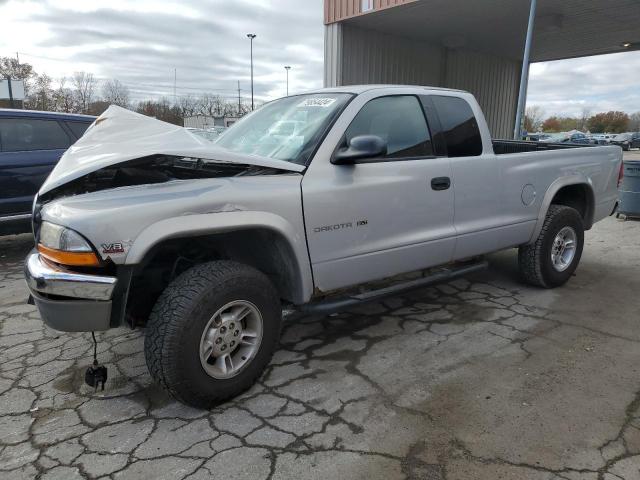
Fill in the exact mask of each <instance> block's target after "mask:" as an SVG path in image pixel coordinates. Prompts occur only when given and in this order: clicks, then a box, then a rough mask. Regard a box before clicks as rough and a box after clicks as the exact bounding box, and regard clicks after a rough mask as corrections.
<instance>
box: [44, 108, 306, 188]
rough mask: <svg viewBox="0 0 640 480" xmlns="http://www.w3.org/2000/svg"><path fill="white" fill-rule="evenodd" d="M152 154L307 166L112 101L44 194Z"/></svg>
mask: <svg viewBox="0 0 640 480" xmlns="http://www.w3.org/2000/svg"><path fill="white" fill-rule="evenodd" d="M149 155H174V156H180V157H193V158H202V159H207V160H215V161H216V162H220V163H236V164H246V165H256V166H260V167H268V168H277V169H280V170H287V171H291V172H301V171H303V170H304V168H305V167H304V166H302V165H298V164H295V163H290V162H285V161H283V160H276V159H272V158H267V157H259V156H256V155H244V154H238V153H233V152H230V151H229V150H226V149H223V148H220V147H218V146H216V145H215V144H214V143H211V142H210V141H208V140H206V139H204V138H200V137H198V136H197V135H194V134H193V133H191V132H190V131H188V130H187V129H185V128H183V127H179V126H177V125H172V124H170V123H166V122H162V121H160V120H156V119H155V118H151V117H147V116H145V115H141V114H139V113H135V112H132V111H130V110H126V109H124V108H121V107H117V106H115V105H112V106H110V107H109V108H108V109H107V110H106V111H105V112H104V113H103V114H102V115H100V116H99V117H98V118H97V119H96V121H95V122H94V123H93V125H91V126H90V127H89V128H88V129H87V131H86V132H85V134H84V135H83V136H82V138H80V140H78V141H77V142H76V143H75V144H73V145H72V146H71V147H70V148H69V149H68V150H67V151H66V152H65V154H64V155H63V156H62V158H61V159H60V161H59V162H58V164H57V165H56V167H55V168H54V169H53V171H52V172H51V174H50V175H49V177H48V178H47V180H46V181H45V182H44V184H43V185H42V187H41V188H40V194H41V195H42V194H44V193H46V192H49V191H51V190H53V189H54V188H56V187H59V186H60V185H64V184H65V183H67V182H70V181H71V180H75V179H77V178H80V177H82V176H84V175H87V174H89V173H91V172H95V171H97V170H100V169H102V168H105V167H109V166H112V165H116V164H118V163H122V162H126V161H129V160H134V159H136V158H142V157H146V156H149Z"/></svg>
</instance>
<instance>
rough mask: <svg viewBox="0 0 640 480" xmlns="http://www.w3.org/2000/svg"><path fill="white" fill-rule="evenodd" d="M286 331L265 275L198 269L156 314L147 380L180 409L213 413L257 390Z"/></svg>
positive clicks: (150, 328) (213, 265)
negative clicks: (187, 407)
mask: <svg viewBox="0 0 640 480" xmlns="http://www.w3.org/2000/svg"><path fill="white" fill-rule="evenodd" d="M280 324H281V308H280V301H279V298H278V294H277V292H276V290H275V288H274V286H273V285H272V283H271V282H270V281H269V279H268V278H267V277H266V276H265V275H264V274H262V273H261V272H259V271H257V270H255V269H254V268H252V267H249V266H247V265H243V264H239V263H236V262H230V261H217V262H210V263H205V264H202V265H198V266H196V267H193V268H191V269H189V270H187V271H186V272H184V273H183V274H182V275H180V276H179V277H178V278H176V279H175V280H174V281H173V282H172V283H171V284H170V285H169V286H168V287H167V288H166V290H165V291H164V292H163V293H162V295H161V296H160V298H159V299H158V301H157V303H156V305H155V306H154V308H153V311H152V312H151V316H150V317H149V321H148V323H147V329H146V334H145V358H146V361H147V366H148V368H149V372H150V373H151V376H152V377H153V378H154V379H155V380H156V381H157V382H158V383H160V385H161V386H163V387H164V388H165V389H166V390H167V391H168V392H169V393H170V394H171V395H172V396H173V397H175V398H176V399H178V400H180V401H181V402H184V403H187V404H189V405H192V406H195V407H200V408H210V407H212V406H214V405H216V404H217V403H220V402H222V401H224V400H226V399H228V398H231V397H233V396H235V395H238V394H239V393H241V392H243V391H244V390H246V389H247V388H249V387H250V386H251V385H253V383H254V382H255V381H256V380H257V378H258V377H259V376H260V374H261V373H262V371H263V370H264V368H265V367H266V366H267V364H268V363H269V360H270V359H271V356H272V355H273V352H274V351H275V349H276V347H277V345H278V340H279V337H280Z"/></svg>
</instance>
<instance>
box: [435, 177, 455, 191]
mask: <svg viewBox="0 0 640 480" xmlns="http://www.w3.org/2000/svg"><path fill="white" fill-rule="evenodd" d="M450 186H451V179H450V178H449V177H436V178H434V179H432V180H431V188H432V189H433V190H448V189H449V187H450Z"/></svg>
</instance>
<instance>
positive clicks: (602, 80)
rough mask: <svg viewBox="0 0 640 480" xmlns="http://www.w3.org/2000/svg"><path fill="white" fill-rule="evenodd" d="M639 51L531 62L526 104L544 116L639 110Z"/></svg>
mask: <svg viewBox="0 0 640 480" xmlns="http://www.w3.org/2000/svg"><path fill="white" fill-rule="evenodd" d="M638 72H640V52H637V51H636V52H625V53H616V54H612V55H601V56H595V57H588V58H576V59H570V60H561V61H555V62H544V63H537V64H533V65H532V67H531V76H530V80H529V94H528V97H527V104H528V105H538V106H540V107H541V108H542V109H543V110H544V111H545V114H546V115H547V116H550V115H562V116H575V115H580V114H582V112H583V111H589V112H591V113H595V112H600V111H608V110H620V111H623V112H627V113H633V112H637V111H640V77H638Z"/></svg>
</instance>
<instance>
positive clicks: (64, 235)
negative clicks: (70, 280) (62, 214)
mask: <svg viewBox="0 0 640 480" xmlns="http://www.w3.org/2000/svg"><path fill="white" fill-rule="evenodd" d="M38 251H39V252H40V255H42V256H43V257H45V258H47V259H49V260H52V261H54V262H56V263H60V264H62V265H76V266H95V265H99V264H100V260H99V259H98V257H97V256H96V255H95V253H93V249H92V248H91V245H89V242H87V241H86V240H85V239H84V238H83V237H82V235H80V234H79V233H78V232H75V231H73V230H71V229H69V228H66V227H62V226H60V225H55V224H53V223H49V222H42V225H41V226H40V238H39V242H38Z"/></svg>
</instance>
